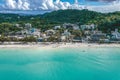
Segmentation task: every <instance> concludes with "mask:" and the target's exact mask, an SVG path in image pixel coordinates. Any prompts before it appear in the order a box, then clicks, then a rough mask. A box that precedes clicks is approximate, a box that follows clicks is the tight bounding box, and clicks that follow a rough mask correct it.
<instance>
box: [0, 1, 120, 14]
mask: <svg viewBox="0 0 120 80" xmlns="http://www.w3.org/2000/svg"><path fill="white" fill-rule="evenodd" d="M75 1H76V3H77V0H75ZM111 1H114V0H111ZM119 6H120V2H117V3H116V2H115V1H114V2H113V3H110V4H108V5H99V6H97V5H96V6H95V5H94V6H93V5H87V7H86V6H85V5H78V4H70V3H69V2H62V1H61V0H56V1H53V0H5V4H4V5H1V6H0V9H3V10H4V9H9V10H59V9H68V8H71V9H84V8H87V9H89V10H93V11H98V12H113V11H120V7H119Z"/></svg>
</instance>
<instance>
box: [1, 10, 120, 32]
mask: <svg viewBox="0 0 120 80" xmlns="http://www.w3.org/2000/svg"><path fill="white" fill-rule="evenodd" d="M65 22H66V23H77V24H79V25H82V24H93V23H94V24H96V25H98V29H99V30H102V31H103V32H107V33H109V32H110V31H111V30H114V29H115V28H118V29H119V30H120V12H114V13H98V12H94V11H88V10H69V9H68V10H58V11H53V12H51V13H46V14H43V15H27V16H24V15H18V14H0V33H4V32H9V31H19V30H20V29H19V28H16V27H14V24H16V23H18V24H20V26H22V27H24V24H25V23H31V24H32V25H33V27H36V28H40V29H42V30H43V31H44V30H46V29H50V28H53V27H54V26H55V25H62V24H63V23H65Z"/></svg>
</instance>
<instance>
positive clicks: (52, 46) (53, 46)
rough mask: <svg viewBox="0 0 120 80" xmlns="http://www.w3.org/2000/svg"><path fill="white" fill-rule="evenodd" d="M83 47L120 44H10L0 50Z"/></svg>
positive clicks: (116, 45) (115, 45) (118, 45)
mask: <svg viewBox="0 0 120 80" xmlns="http://www.w3.org/2000/svg"><path fill="white" fill-rule="evenodd" d="M81 47H83V48H84V47H89V48H90V47H93V48H102V47H113V48H114V47H120V44H97V43H90V44H89V43H47V44H43V43H40V44H8V45H0V48H33V49H34V48H40V49H52V48H81Z"/></svg>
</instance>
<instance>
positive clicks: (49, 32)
mask: <svg viewBox="0 0 120 80" xmlns="http://www.w3.org/2000/svg"><path fill="white" fill-rule="evenodd" d="M45 33H46V36H52V35H54V34H55V33H56V31H55V30H53V29H50V30H47V31H45Z"/></svg>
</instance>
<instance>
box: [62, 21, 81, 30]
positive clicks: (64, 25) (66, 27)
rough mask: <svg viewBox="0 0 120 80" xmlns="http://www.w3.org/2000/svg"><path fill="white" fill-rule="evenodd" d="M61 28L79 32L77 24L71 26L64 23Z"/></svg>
mask: <svg viewBox="0 0 120 80" xmlns="http://www.w3.org/2000/svg"><path fill="white" fill-rule="evenodd" d="M63 28H65V29H73V30H79V29H80V28H79V26H78V25H77V24H71V23H64V24H63Z"/></svg>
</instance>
